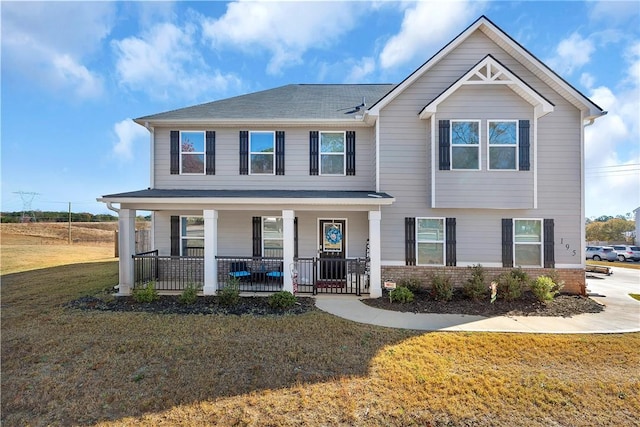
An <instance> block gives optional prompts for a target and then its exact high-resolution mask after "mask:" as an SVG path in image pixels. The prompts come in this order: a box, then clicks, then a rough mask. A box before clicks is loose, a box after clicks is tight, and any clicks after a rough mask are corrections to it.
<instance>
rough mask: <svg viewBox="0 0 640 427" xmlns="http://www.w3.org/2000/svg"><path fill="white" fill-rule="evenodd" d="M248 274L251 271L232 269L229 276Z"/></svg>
mask: <svg viewBox="0 0 640 427" xmlns="http://www.w3.org/2000/svg"><path fill="white" fill-rule="evenodd" d="M250 275H251V273H249V272H248V271H232V272H231V273H229V276H233V277H247V276H250Z"/></svg>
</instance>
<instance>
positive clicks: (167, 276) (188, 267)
mask: <svg viewBox="0 0 640 427" xmlns="http://www.w3.org/2000/svg"><path fill="white" fill-rule="evenodd" d="M133 263H134V285H133V286H134V288H139V287H142V286H144V285H145V284H147V283H149V282H151V281H155V288H156V289H157V290H158V291H182V290H184V289H185V288H186V287H187V285H193V286H196V287H199V288H202V286H203V285H204V257H202V256H159V255H158V251H157V250H154V251H149V252H144V253H141V254H135V255H133Z"/></svg>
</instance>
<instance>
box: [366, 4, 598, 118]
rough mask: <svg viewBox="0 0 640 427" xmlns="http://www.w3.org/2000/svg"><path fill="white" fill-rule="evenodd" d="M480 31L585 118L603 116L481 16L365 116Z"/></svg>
mask: <svg viewBox="0 0 640 427" xmlns="http://www.w3.org/2000/svg"><path fill="white" fill-rule="evenodd" d="M477 30H480V31H482V32H483V33H484V34H485V35H486V36H487V37H489V38H490V39H491V40H492V41H493V42H495V43H496V44H497V45H498V46H500V47H501V48H502V49H504V50H505V52H507V53H508V54H510V55H511V56H513V57H514V58H515V59H516V60H517V61H518V62H520V63H521V64H522V65H523V66H525V67H526V68H527V69H528V70H529V71H531V72H532V73H533V74H535V75H536V76H537V77H538V78H540V79H541V80H542V81H544V82H545V83H546V84H547V85H549V86H550V87H551V88H552V89H553V90H555V91H556V92H558V93H560V94H561V95H562V96H563V97H565V98H566V99H567V100H568V101H569V102H570V103H572V104H573V105H574V106H575V107H576V108H578V109H579V110H581V111H583V112H584V118H585V120H587V119H595V118H597V117H600V116H602V115H604V114H606V112H605V111H603V109H602V108H600V107H599V106H598V105H596V104H595V103H594V102H593V101H591V100H590V99H589V98H587V97H586V96H585V95H583V94H582V93H581V92H580V91H578V90H577V89H576V88H574V87H573V86H571V84H569V83H568V82H567V81H566V80H564V79H563V78H562V77H560V76H559V75H558V74H556V73H555V72H554V71H553V70H552V69H550V68H549V67H548V66H547V65H545V64H544V63H543V62H542V61H540V60H539V59H538V58H536V57H535V56H534V55H533V54H531V52H529V51H528V50H527V49H525V48H524V47H523V46H522V45H521V44H520V43H518V42H517V41H515V40H514V39H513V38H511V36H509V35H508V34H507V33H505V32H504V31H502V29H500V28H499V27H498V26H497V25H495V24H494V23H493V22H491V20H489V18H487V17H486V16H484V15H482V16H481V17H480V18H478V19H477V20H476V21H475V22H474V23H473V24H471V25H470V26H469V27H467V29H465V30H464V31H463V32H462V33H460V34H459V35H458V36H457V37H456V38H454V39H453V40H452V41H451V42H449V43H448V44H447V45H446V46H445V47H443V48H442V49H440V51H438V52H437V53H436V54H435V55H433V56H432V57H431V58H430V59H429V60H427V62H425V63H424V64H422V66H420V68H418V69H417V70H416V71H414V72H413V73H412V74H410V75H409V76H408V77H407V78H406V79H404V80H403V81H402V82H401V83H400V84H398V85H397V86H396V87H395V88H394V89H393V90H392V91H391V92H389V93H388V94H387V95H386V96H384V97H383V98H381V99H380V100H379V101H378V102H377V103H375V104H374V105H372V106H371V107H370V108H369V110H368V113H369V114H371V115H373V116H377V115H378V114H379V112H380V110H381V109H382V108H384V107H385V106H386V105H387V104H389V103H390V102H391V101H392V100H393V99H395V98H396V97H397V96H398V95H399V94H400V93H402V92H403V91H404V90H405V89H406V88H407V87H409V86H411V85H412V84H413V83H414V82H415V81H416V80H417V79H419V78H420V77H422V76H423V75H424V74H425V73H427V72H428V71H429V70H430V69H431V68H432V67H433V66H434V65H435V64H437V63H438V62H439V61H440V60H441V59H442V58H444V57H445V56H447V55H448V54H449V53H450V52H451V51H452V50H453V49H455V48H456V47H457V46H459V45H460V44H461V43H462V42H464V41H465V40H466V39H467V38H468V37H469V36H471V35H472V34H473V33H474V32H475V31H477Z"/></svg>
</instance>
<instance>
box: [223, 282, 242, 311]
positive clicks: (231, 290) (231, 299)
mask: <svg viewBox="0 0 640 427" xmlns="http://www.w3.org/2000/svg"><path fill="white" fill-rule="evenodd" d="M218 298H219V299H220V303H221V304H222V305H227V306H231V305H236V304H237V303H238V302H239V301H240V280H239V279H238V278H236V277H232V278H231V279H229V283H227V286H225V287H224V288H222V289H218Z"/></svg>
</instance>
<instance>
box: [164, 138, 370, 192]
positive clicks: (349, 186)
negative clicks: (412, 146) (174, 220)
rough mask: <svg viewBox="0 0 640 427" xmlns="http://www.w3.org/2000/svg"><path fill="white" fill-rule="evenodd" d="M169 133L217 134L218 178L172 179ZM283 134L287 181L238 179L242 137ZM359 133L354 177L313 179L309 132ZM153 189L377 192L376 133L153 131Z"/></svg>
mask: <svg viewBox="0 0 640 427" xmlns="http://www.w3.org/2000/svg"><path fill="white" fill-rule="evenodd" d="M171 130H215V132H216V174H215V175H171V174H170V173H169V159H170V152H169V133H170V131H171ZM240 130H249V131H251V130H274V131H275V130H284V131H285V175H283V176H277V175H273V176H271V175H240V174H239V161H240V160H239V142H238V140H239V131H240ZM311 130H317V131H347V130H355V131H356V175H355V176H323V175H322V176H321V175H315V176H311V175H309V131H311ZM154 148H155V162H154V172H155V188H158V189H194V190H196V189H209V190H217V189H234V190H245V189H269V190H280V189H287V190H354V191H356V190H362V191H372V190H374V189H375V166H374V153H375V145H374V128H373V127H359V128H357V129H348V128H327V127H317V128H288V129H287V128H280V127H278V128H277V129H265V128H263V127H261V128H255V129H253V128H250V127H247V128H243V129H240V128H218V129H215V128H199V129H196V128H189V129H186V128H182V129H173V128H172V129H169V128H157V129H155V147H154Z"/></svg>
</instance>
